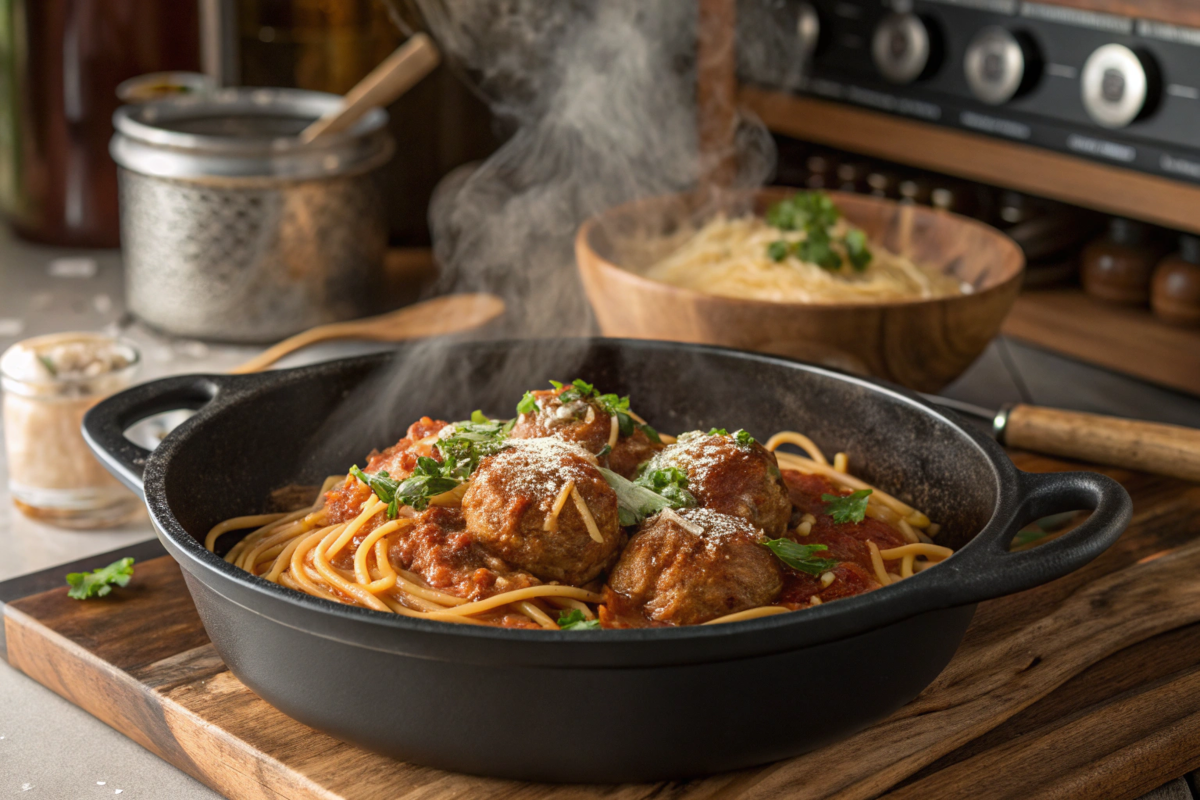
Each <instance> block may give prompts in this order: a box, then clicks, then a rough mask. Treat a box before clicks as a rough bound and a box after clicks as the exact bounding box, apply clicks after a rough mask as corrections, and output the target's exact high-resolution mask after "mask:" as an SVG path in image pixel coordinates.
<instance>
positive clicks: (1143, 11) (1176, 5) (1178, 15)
mask: <svg viewBox="0 0 1200 800" xmlns="http://www.w3.org/2000/svg"><path fill="white" fill-rule="evenodd" d="M1039 1H1040V2H1043V3H1046V4H1047V5H1054V6H1070V7H1071V8H1080V9H1083V10H1085V11H1099V12H1101V13H1105V14H1119V15H1120V16H1123V17H1139V18H1141V19H1153V20H1157V21H1159V22H1170V23H1174V24H1175V25H1200V3H1197V2H1196V0H1039Z"/></svg>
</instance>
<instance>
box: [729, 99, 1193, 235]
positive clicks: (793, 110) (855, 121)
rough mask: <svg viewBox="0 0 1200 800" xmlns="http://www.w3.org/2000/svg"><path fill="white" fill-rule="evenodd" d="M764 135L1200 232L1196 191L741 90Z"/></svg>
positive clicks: (907, 122)
mask: <svg viewBox="0 0 1200 800" xmlns="http://www.w3.org/2000/svg"><path fill="white" fill-rule="evenodd" d="M738 99H739V101H740V102H741V104H742V105H743V106H744V107H746V108H747V109H749V110H750V111H751V112H753V113H754V114H756V115H757V116H758V117H759V118H760V119H761V120H762V121H763V122H764V123H765V124H766V126H767V127H768V128H770V129H771V130H773V131H776V132H777V133H782V134H785V135H787V136H794V137H796V138H798V139H803V140H805V141H809V142H816V143H817V144H824V145H828V146H830V147H837V148H840V149H843V150H849V151H851V152H854V153H861V154H862V155H866V156H873V157H876V158H883V159H887V160H889V161H895V162H897V163H900V164H908V165H910V166H914V167H920V168H922V169H930V170H934V171H936V172H942V173H945V174H946V175H955V176H957V177H960V178H967V179H968V180H975V181H981V182H983V183H989V184H992V185H994V186H1003V187H1005V188H1008V189H1016V190H1017V191H1021V192H1028V193H1030V194H1035V195H1039V196H1041V197H1050V198H1053V199H1055V200H1061V201H1063V202H1064V203H1072V204H1074V205H1078V206H1082V207H1084V208H1092V209H1095V210H1097V211H1103V212H1105V213H1109V214H1117V215H1120V216H1126V217H1132V218H1134V219H1141V220H1145V221H1146V222H1152V223H1154V224H1156V225H1163V226H1165V227H1168V228H1175V229H1177V230H1182V231H1192V232H1196V233H1200V216H1198V215H1197V214H1196V211H1195V210H1196V209H1197V208H1200V186H1196V185H1194V184H1188V183H1184V182H1182V181H1172V180H1168V179H1166V178H1160V177H1158V176H1156V175H1149V174H1146V173H1142V172H1135V171H1133V170H1128V169H1122V168H1120V167H1113V166H1109V165H1107V164H1099V163H1096V162H1092V161H1087V160H1085V159H1082V158H1076V157H1074V156H1070V155H1066V154H1063V153H1056V152H1054V151H1052V150H1044V149H1041V148H1037V147H1032V146H1029V145H1024V144H1017V143H1014V142H1008V141H1002V140H1000V139H995V138H992V137H989V136H983V135H981V134H975V133H969V132H966V131H960V130H957V129H954V128H947V127H945V126H941V125H930V124H928V123H924V122H917V121H914V120H911V119H904V118H901V117H896V116H892V115H890V114H885V113H881V112H879V111H871V110H869V109H864V108H856V107H854V106H850V105H846V104H844V103H834V102H830V101H827V100H817V99H814V98H811V97H798V96H795V95H789V94H785V93H783V92H772V91H767V90H765V89H759V88H756V87H753V86H743V87H742V88H741V90H740V92H739V93H738Z"/></svg>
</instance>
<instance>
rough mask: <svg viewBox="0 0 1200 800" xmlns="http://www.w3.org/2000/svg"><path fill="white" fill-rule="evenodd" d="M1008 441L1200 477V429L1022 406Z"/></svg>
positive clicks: (1013, 415)
mask: <svg viewBox="0 0 1200 800" xmlns="http://www.w3.org/2000/svg"><path fill="white" fill-rule="evenodd" d="M1004 441H1005V443H1006V444H1008V445H1010V446H1012V447H1017V448H1022V449H1025V450H1035V451H1037V452H1039V453H1048V454H1050V455H1055V456H1064V457H1067V458H1075V459H1079V460H1081V461H1089V462H1092V463H1095V464H1111V465H1116V466H1119V467H1126V468H1129V469H1138V470H1144V471H1146V472H1154V473H1156V474H1159V475H1170V476H1172V477H1176V478H1182V479H1183V480H1187V481H1200V430H1196V429H1195V428H1185V427H1183V426H1180V425H1165V424H1161V423H1157V422H1143V421H1141V420H1134V419H1119V418H1116V417H1105V416H1100V415H1098V414H1085V413H1083V412H1079V411H1064V410H1061V409H1057V408H1043V407H1040V406H1028V405H1024V404H1017V405H1015V406H1013V407H1012V408H1011V409H1010V410H1009V412H1008V423H1007V425H1006V426H1005V429H1004Z"/></svg>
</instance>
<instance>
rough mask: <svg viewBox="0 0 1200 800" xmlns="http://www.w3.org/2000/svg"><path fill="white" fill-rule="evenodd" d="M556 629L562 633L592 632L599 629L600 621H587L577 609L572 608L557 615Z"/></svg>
mask: <svg viewBox="0 0 1200 800" xmlns="http://www.w3.org/2000/svg"><path fill="white" fill-rule="evenodd" d="M558 627H560V628H562V629H563V630H564V631H594V630H598V629H599V628H600V620H598V619H588V618H587V617H585V616H584V615H583V612H582V611H580V610H579V609H578V608H572V609H570V610H569V611H563V612H562V613H560V614H559V615H558Z"/></svg>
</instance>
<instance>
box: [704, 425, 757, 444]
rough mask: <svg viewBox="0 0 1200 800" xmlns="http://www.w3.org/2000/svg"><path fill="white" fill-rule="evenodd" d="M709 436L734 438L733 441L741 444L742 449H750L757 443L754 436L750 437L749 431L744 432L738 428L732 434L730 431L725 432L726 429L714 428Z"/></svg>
mask: <svg viewBox="0 0 1200 800" xmlns="http://www.w3.org/2000/svg"><path fill="white" fill-rule="evenodd" d="M708 435H709V436H732V437H733V440H734V441H735V442H737V443H738V444H740V445H741V446H742V447H750V446H751V445H752V444H754V443H755V439H754V437H753V436H751V435H750V433H749V431H745V430H742V429H741V428H738V429H737V430H736V431H734V432H733V433H730V432H729V431H727V430H725V429H724V428H712V429H710V430H709V432H708Z"/></svg>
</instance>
